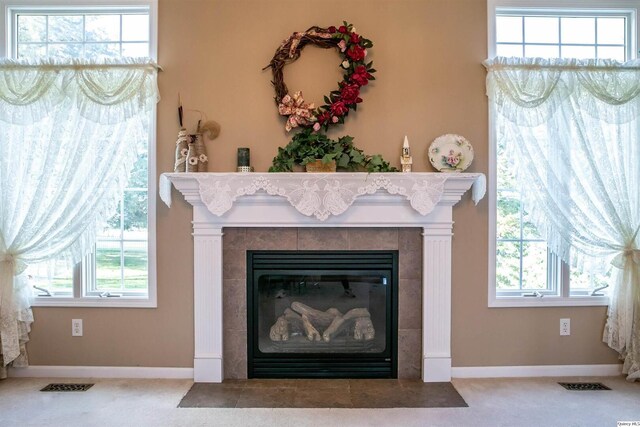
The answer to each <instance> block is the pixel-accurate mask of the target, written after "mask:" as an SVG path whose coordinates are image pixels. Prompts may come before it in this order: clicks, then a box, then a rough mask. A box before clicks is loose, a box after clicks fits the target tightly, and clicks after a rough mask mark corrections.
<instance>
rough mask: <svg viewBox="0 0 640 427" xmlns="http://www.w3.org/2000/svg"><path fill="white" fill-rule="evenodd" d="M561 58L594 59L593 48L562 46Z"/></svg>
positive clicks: (594, 48) (594, 49)
mask: <svg viewBox="0 0 640 427" xmlns="http://www.w3.org/2000/svg"><path fill="white" fill-rule="evenodd" d="M562 57H563V58H579V59H588V58H595V57H596V47H595V46H562Z"/></svg>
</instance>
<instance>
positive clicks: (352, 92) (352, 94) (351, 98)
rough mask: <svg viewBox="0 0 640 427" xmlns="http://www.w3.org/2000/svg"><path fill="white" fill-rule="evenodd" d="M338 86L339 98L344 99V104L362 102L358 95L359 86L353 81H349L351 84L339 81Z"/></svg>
mask: <svg viewBox="0 0 640 427" xmlns="http://www.w3.org/2000/svg"><path fill="white" fill-rule="evenodd" d="M340 86H341V89H340V99H342V101H344V103H345V104H347V105H352V104H358V103H360V102H362V98H360V97H359V95H360V86H358V85H357V84H355V83H351V84H345V83H341V84H340Z"/></svg>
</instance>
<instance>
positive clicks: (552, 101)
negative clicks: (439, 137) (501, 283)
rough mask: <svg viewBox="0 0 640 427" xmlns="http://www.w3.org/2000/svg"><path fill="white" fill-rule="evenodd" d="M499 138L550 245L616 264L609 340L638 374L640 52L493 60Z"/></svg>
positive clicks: (583, 261) (586, 260)
mask: <svg viewBox="0 0 640 427" xmlns="http://www.w3.org/2000/svg"><path fill="white" fill-rule="evenodd" d="M485 66H486V68H487V70H488V76H487V95H488V97H489V100H490V107H491V108H492V110H493V112H494V114H493V117H494V120H495V134H496V139H497V143H498V144H500V145H501V146H503V147H504V149H503V150H502V152H503V153H507V154H506V155H508V156H509V159H508V160H509V161H508V162H507V163H510V164H511V166H512V171H513V173H514V175H515V176H516V177H517V181H518V183H519V187H520V197H521V198H522V200H523V201H524V204H525V206H526V207H527V210H528V212H529V213H530V214H531V219H532V221H533V222H534V223H535V225H536V227H537V228H538V230H539V231H540V232H541V234H542V235H543V236H544V237H545V238H546V240H547V243H548V245H549V248H550V249H551V250H552V251H554V252H555V253H556V254H558V255H559V256H560V257H562V259H563V260H565V261H566V262H571V263H573V264H574V265H581V266H587V265H592V266H595V267H599V268H604V266H605V265H609V263H611V264H613V265H614V266H615V267H617V268H614V276H616V279H615V280H613V281H612V283H611V285H612V286H611V287H612V290H611V303H610V306H609V316H608V320H607V326H606V328H605V336H604V340H605V341H606V342H607V343H608V344H609V346H610V347H611V348H613V349H615V350H616V351H618V352H619V353H620V355H621V357H622V358H623V359H624V360H625V365H624V372H626V373H628V374H629V378H630V379H636V378H640V251H639V247H640V246H639V243H638V229H639V228H640V191H639V190H638V189H639V188H640V138H639V135H638V132H639V129H640V127H639V125H640V120H639V117H638V116H639V113H640V108H639V106H640V61H632V62H627V63H617V62H614V61H605V60H574V59H530V58H495V59H492V60H488V61H486V62H485Z"/></svg>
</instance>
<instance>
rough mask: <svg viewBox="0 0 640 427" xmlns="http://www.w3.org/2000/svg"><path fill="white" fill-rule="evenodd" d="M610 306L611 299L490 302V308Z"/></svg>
mask: <svg viewBox="0 0 640 427" xmlns="http://www.w3.org/2000/svg"><path fill="white" fill-rule="evenodd" d="M607 305H609V297H607V296H602V297H570V298H565V297H552V296H545V297H542V298H536V297H500V298H493V299H490V300H489V308H500V307H595V306H607Z"/></svg>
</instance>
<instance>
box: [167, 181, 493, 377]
mask: <svg viewBox="0 0 640 427" xmlns="http://www.w3.org/2000/svg"><path fill="white" fill-rule="evenodd" d="M171 184H173V186H175V188H176V189H177V190H178V191H180V192H181V193H182V195H183V196H184V198H185V199H186V201H187V202H189V203H190V204H191V205H192V206H193V236H194V241H193V245H194V323H195V324H194V334H195V339H194V344H195V349H194V363H193V368H194V381H196V382H222V380H223V378H224V373H223V360H222V357H223V356H222V355H223V351H222V346H223V335H222V334H223V325H222V319H223V316H222V311H223V299H222V283H223V282H222V279H223V277H222V266H223V259H222V236H223V228H224V227H422V229H423V233H422V235H423V251H422V254H423V255H422V256H423V259H422V282H423V293H422V295H423V297H422V298H423V301H422V313H423V314H422V360H423V362H422V379H423V380H424V381H425V382H439V381H449V380H450V379H451V236H452V230H453V221H452V218H453V215H452V207H453V205H455V204H456V203H457V202H458V201H459V200H460V199H461V197H462V195H463V194H464V193H465V192H466V191H467V190H468V189H469V188H472V198H473V200H474V202H475V203H476V204H477V203H478V202H479V201H480V200H481V199H482V198H483V197H484V193H485V188H486V181H485V177H484V175H483V174H477V173H475V174H474V173H444V174H443V173H372V174H368V173H333V174H309V173H276V174H273V173H271V174H269V173H166V174H162V176H161V177H160V197H161V199H162V200H163V201H164V202H165V203H166V204H167V205H168V206H171Z"/></svg>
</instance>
